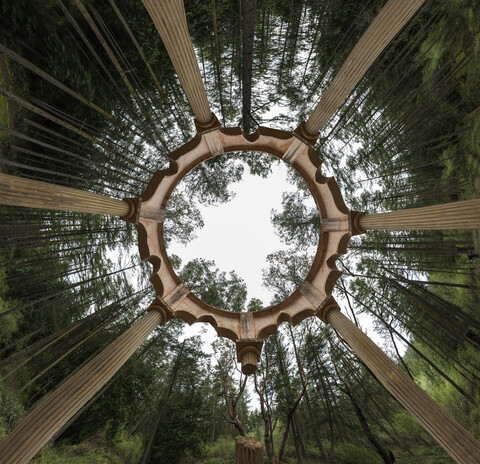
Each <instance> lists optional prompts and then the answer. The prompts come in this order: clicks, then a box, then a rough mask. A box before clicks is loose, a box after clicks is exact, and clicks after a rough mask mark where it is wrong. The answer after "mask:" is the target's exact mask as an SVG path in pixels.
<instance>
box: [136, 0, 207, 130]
mask: <svg viewBox="0 0 480 464" xmlns="http://www.w3.org/2000/svg"><path fill="white" fill-rule="evenodd" d="M142 1H143V4H144V5H145V8H146V9H147V11H148V14H149V15H150V17H151V18H152V21H153V23H154V24H155V27H156V28H157V30H158V32H159V34H160V37H161V38H162V41H163V43H164V44H165V48H166V49H167V52H168V55H169V56H170V59H171V60H172V63H173V66H174V68H175V71H176V72H177V75H178V78H179V79H180V83H181V84H182V87H183V90H184V91H185V94H186V95H187V99H188V102H189V103H190V106H191V107H192V110H193V113H194V114H195V118H196V119H197V121H198V122H199V123H201V124H208V123H209V122H210V121H211V119H212V112H211V110H210V106H209V104H208V99H207V93H206V91H205V87H204V85H203V82H202V76H201V75H200V69H199V67H198V63H197V58H196V56H195V52H194V50H193V45H192V40H191V38H190V34H189V32H188V27H187V19H186V17H185V7H184V5H183V1H182V0H142Z"/></svg>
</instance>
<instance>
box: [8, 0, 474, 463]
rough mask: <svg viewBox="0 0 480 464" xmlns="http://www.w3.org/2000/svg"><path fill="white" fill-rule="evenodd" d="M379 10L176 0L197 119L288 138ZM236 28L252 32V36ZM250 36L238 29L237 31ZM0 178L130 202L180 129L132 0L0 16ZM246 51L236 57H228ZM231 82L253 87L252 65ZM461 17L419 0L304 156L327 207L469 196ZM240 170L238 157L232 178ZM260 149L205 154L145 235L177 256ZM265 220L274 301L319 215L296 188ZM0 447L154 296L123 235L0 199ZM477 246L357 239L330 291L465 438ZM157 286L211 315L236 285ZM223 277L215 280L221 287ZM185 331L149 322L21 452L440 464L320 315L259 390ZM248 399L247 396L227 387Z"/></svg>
mask: <svg viewBox="0 0 480 464" xmlns="http://www.w3.org/2000/svg"><path fill="white" fill-rule="evenodd" d="M383 3H384V2H383V1H379V0H368V1H367V0H355V1H353V0H322V1H312V0H300V1H293V0H257V1H256V2H255V1H252V0H243V1H242V0H211V1H210V2H208V1H199V0H187V1H186V2H185V8H186V12H187V21H188V25H189V28H190V32H191V35H192V40H193V43H194V47H195V50H196V52H197V56H198V58H199V65H200V70H201V73H202V76H203V79H204V82H205V85H206V88H207V93H208V97H209V100H210V102H211V105H212V107H213V108H214V112H215V114H216V115H217V117H218V118H219V120H220V121H221V122H222V123H223V124H224V125H226V126H236V125H241V126H242V127H243V128H244V130H246V131H247V132H252V131H254V130H255V128H256V127H257V126H258V125H266V126H270V127H276V128H281V129H289V130H292V129H294V128H295V127H296V126H297V125H298V124H299V122H300V121H302V120H304V119H305V118H306V117H308V115H309V114H310V112H311V111H312V108H313V106H314V104H315V102H316V101H317V100H318V99H319V97H320V96H321V94H322V92H323V91H324V90H325V88H326V87H327V86H328V84H329V82H330V81H331V80H332V78H333V77H334V75H335V73H336V71H337V70H338V69H339V68H340V66H341V65H342V63H343V62H344V60H345V58H346V57H347V56H348V54H349V52H350V51H351V50H352V48H353V47H354V45H355V43H356V42H357V41H358V39H359V37H360V36H361V34H362V33H363V32H364V31H365V29H366V28H367V27H368V25H369V24H370V22H371V21H372V19H373V18H374V17H375V15H376V13H377V12H378V11H379V9H380V8H381V7H382V5H383ZM252 24H253V26H251V25H252ZM249 27H253V31H254V33H253V34H245V31H248V30H249ZM0 38H1V40H0V42H1V44H0V125H1V132H0V169H1V171H2V172H6V173H8V174H15V175H18V176H22V177H28V178H32V179H39V180H44V181H47V182H52V183H57V184H62V185H68V186H71V187H75V188H79V189H83V190H88V191H92V192H97V193H102V194H105V195H108V196H112V197H116V198H124V197H137V196H138V195H139V193H140V192H142V191H143V190H144V188H145V186H146V183H147V182H148V180H149V179H150V178H151V176H152V174H153V173H154V172H155V171H156V170H157V169H161V168H164V167H166V166H167V164H168V153H169V152H170V151H173V150H174V149H176V148H178V147H179V146H181V145H182V144H183V143H185V142H186V141H188V140H189V139H190V138H191V137H192V136H193V135H194V127H193V121H192V119H193V116H192V114H191V111H190V109H189V107H188V103H187V101H186V98H185V96H184V94H183V91H182V89H181V86H180V84H179V82H178V80H177V78H176V75H175V73H174V70H173V67H172V65H171V63H170V60H169V58H168V55H167V53H166V51H165V49H164V47H163V45H162V43H161V40H160V38H159V36H158V34H157V32H156V30H155V27H154V26H153V24H152V22H151V20H150V18H149V17H148V14H147V13H146V10H145V9H144V7H143V5H142V4H141V2H140V1H136V0H135V1H134V0H108V1H103V2H94V1H87V0H48V1H45V0H42V1H38V0H35V1H31V0H15V1H10V2H7V1H6V2H2V3H1V4H0ZM249 49H251V50H252V54H249V53H248V50H249ZM249 69H251V73H249ZM479 105H480V4H479V2H478V1H468V0H452V1H449V2H443V1H439V0H438V1H434V0H429V1H426V2H425V4H424V6H423V7H422V8H421V10H420V11H419V13H418V14H417V15H416V16H415V17H414V18H413V20H412V21H411V22H410V23H409V24H408V25H407V27H406V28H405V29H403V30H402V31H401V33H400V34H399V35H398V36H397V37H396V38H395V39H394V40H393V42H392V43H391V44H390V45H389V46H388V47H387V48H386V50H385V52H384V53H383V54H382V55H381V56H380V57H379V59H377V61H376V62H375V64H374V65H373V66H372V68H371V69H370V70H369V71H368V73H367V75H366V76H365V77H364V79H362V81H361V82H360V84H359V85H358V86H357V88H356V90H355V92H354V93H353V94H352V95H351V96H350V97H349V98H348V100H347V102H346V103H345V104H344V105H343V106H342V107H341V108H340V110H339V111H338V112H337V114H336V115H335V117H334V118H333V119H332V120H331V121H330V122H329V124H328V125H327V126H326V127H325V128H324V129H323V130H322V132H321V134H320V138H319V141H318V143H317V145H316V151H317V154H318V156H319V157H320V158H321V159H322V160H324V169H325V172H326V173H327V174H329V175H334V176H335V178H336V179H337V181H338V183H339V184H340V186H341V188H342V191H343V192H344V197H345V200H346V203H347V204H348V206H349V207H350V208H351V209H353V210H357V211H367V212H379V211H383V210H395V209H402V208H408V207H415V206H424V205H431V204H435V203H445V202H450V201H456V200H460V199H470V198H474V197H478V196H479V192H478V190H479V183H478V179H479V173H480V172H479V171H480V167H479V166H480V164H479V160H480V155H479V153H480V135H479V134H480V110H479V108H480V106H479ZM238 160H241V161H243V164H238V162H237V161H238ZM247 168H248V169H249V170H250V171H251V172H252V173H254V174H255V175H259V176H267V175H268V173H269V171H270V169H271V162H270V161H269V158H268V157H262V156H259V155H255V154H241V153H239V154H235V155H234V156H229V157H226V156H225V157H217V158H215V159H214V160H212V161H210V162H208V163H205V164H204V165H202V166H201V167H200V168H199V169H197V170H196V171H194V172H193V173H192V174H191V175H190V176H189V177H188V178H187V179H186V182H185V186H184V187H185V188H184V189H182V190H181V191H179V192H177V193H176V194H175V195H174V196H173V197H172V199H171V201H170V203H169V209H168V212H167V215H168V220H167V222H168V228H167V233H166V237H165V239H166V241H167V242H169V241H177V242H181V243H188V242H189V240H191V238H192V237H193V235H194V233H195V230H196V229H198V228H199V227H201V226H202V218H201V213H200V210H199V205H200V204H202V203H203V204H215V203H221V202H227V201H228V200H229V198H230V197H231V194H230V190H229V186H230V185H231V184H232V183H233V182H237V181H239V180H240V179H241V177H242V174H243V171H244V169H247ZM290 180H291V182H292V183H293V184H294V185H297V186H298V190H297V192H296V193H293V194H292V193H290V194H285V195H284V202H283V210H282V211H277V212H275V213H274V214H272V221H273V224H274V226H275V227H276V228H277V230H278V232H279V234H280V236H282V237H284V240H285V243H286V244H288V245H293V247H292V249H293V250H295V251H294V252H288V253H287V252H285V251H279V252H278V253H274V254H272V255H270V256H269V267H268V268H267V269H265V272H264V285H265V286H267V287H268V288H270V289H271V290H272V291H273V292H274V294H275V298H274V301H277V300H281V299H283V298H284V297H285V296H286V295H288V294H290V293H291V292H293V291H294V290H295V289H296V288H297V287H298V286H299V285H300V284H301V283H302V281H303V278H304V276H305V275H306V273H307V272H308V267H309V263H310V261H311V258H312V257H311V249H312V245H313V246H314V245H315V243H316V241H317V240H318V230H319V229H318V228H319V218H318V215H317V213H316V211H313V210H310V209H309V208H307V207H305V206H304V204H303V199H304V198H305V197H306V196H308V195H309V193H308V191H306V189H305V187H304V186H303V185H302V184H301V183H300V181H299V180H298V178H297V177H296V176H295V175H292V176H291V179H290ZM0 214H1V218H2V220H1V221H0V234H1V239H0V375H1V380H0V438H4V437H5V436H6V435H7V434H8V432H9V431H10V430H11V429H12V428H13V427H14V426H15V425H16V424H17V423H18V422H19V421H20V420H21V419H22V417H23V416H24V415H25V414H26V412H27V411H28V410H29V409H30V408H31V407H32V406H33V405H34V404H35V403H36V402H37V401H38V400H39V398H41V397H42V396H43V395H45V394H46V393H48V392H49V391H50V390H52V389H53V388H54V387H55V386H56V385H57V384H58V383H59V382H61V381H62V379H64V378H65V377H66V376H67V375H68V374H70V373H71V372H73V371H75V370H76V369H78V367H79V366H80V365H82V363H84V362H85V361H86V360H88V359H90V358H91V357H92V356H93V355H95V354H96V353H98V352H99V351H100V350H101V349H103V348H104V347H105V346H106V345H108V343H109V342H111V341H112V340H113V339H115V338H116V337H117V336H118V335H119V334H120V333H121V332H123V331H124V330H125V329H126V328H128V327H129V326H130V325H131V324H132V323H133V322H134V321H135V320H136V319H137V318H139V317H140V316H141V315H142V314H144V312H145V309H146V308H147V307H148V305H149V304H150V302H151V301H152V300H153V298H154V293H153V288H152V287H151V285H150V283H149V281H148V276H149V273H150V267H149V265H145V264H142V263H141V262H140V260H139V258H138V254H137V251H136V232H135V230H134V228H133V227H131V226H130V225H125V223H123V222H122V221H119V220H117V219H115V218H111V217H104V216H95V215H86V214H77V213H67V212H58V211H55V212H54V211H48V210H33V209H22V208H12V207H3V206H2V207H0ZM479 247H480V243H479V237H478V231H476V230H474V231H466V230H454V231H448V232H447V231H425V232H424V231H422V232H383V231H378V232H369V233H368V234H365V235H362V236H358V237H355V238H354V239H352V241H351V243H350V247H349V252H348V254H347V255H345V256H343V257H342V258H341V259H340V260H339V262H338V267H339V269H341V270H342V271H343V275H342V277H341V278H340V279H339V281H338V283H337V286H336V289H335V296H336V298H337V300H338V301H341V302H342V303H343V305H344V311H345V312H346V314H348V316H349V317H351V318H352V320H353V321H354V322H355V323H357V324H358V320H357V316H358V315H359V314H362V313H365V314H369V315H370V316H371V317H372V318H373V320H374V324H375V328H376V331H377V332H378V333H379V334H380V335H381V337H382V340H383V348H384V349H385V350H386V351H387V353H388V354H389V355H390V356H391V357H392V358H393V359H395V360H396V361H397V362H398V364H399V365H400V366H401V367H402V369H405V371H406V372H407V373H408V375H410V376H411V377H412V378H413V379H415V381H416V382H417V383H419V384H420V385H421V386H422V388H424V389H426V390H427V391H428V393H429V394H430V395H431V396H432V397H433V398H434V399H435V400H436V401H437V402H439V403H440V404H441V405H442V406H443V407H444V408H445V409H446V410H447V411H448V412H449V413H450V414H452V415H453V416H454V417H455V418H456V419H457V420H458V421H459V422H460V423H461V424H462V425H464V426H465V427H466V428H467V429H468V430H469V431H471V433H472V434H473V435H474V436H476V437H477V438H479V437H480V405H479V400H480V391H479V387H480V383H479V372H480V356H479V348H480V317H479V315H478V308H479V307H480V305H479V303H480V301H479V295H480V294H479V291H478V290H479V284H480V281H479V260H477V261H469V260H468V259H467V256H466V251H467V250H469V249H476V250H479ZM171 260H172V264H173V265H174V267H175V269H176V271H177V273H178V275H179V276H180V278H181V279H182V281H183V282H185V284H186V285H187V286H188V287H189V288H191V289H192V290H193V291H194V292H195V293H196V294H197V295H198V296H199V297H201V298H202V299H203V300H204V301H206V302H208V303H210V304H213V305H215V306H217V307H221V308H227V309H230V310H232V311H244V310H252V311H254V310H256V309H259V308H261V307H262V306H266V305H268V304H270V303H272V302H261V301H258V300H256V299H252V300H247V292H246V288H245V284H244V282H243V281H242V280H241V279H240V278H239V277H238V276H236V275H235V274H228V273H224V272H220V271H219V270H217V269H216V268H215V264H214V263H212V262H208V261H206V260H203V261H202V260H196V261H192V262H188V263H183V262H181V261H180V260H179V259H178V257H175V256H171ZM233 270H234V269H232V271H233ZM183 330H184V324H183V323H182V322H181V321H178V320H172V321H171V322H170V323H169V324H167V325H166V326H164V327H159V328H158V329H157V330H156V333H155V335H154V336H153V337H151V338H150V339H148V340H147V341H146V342H145V343H144V344H143V345H142V347H141V348H140V349H139V350H138V351H137V352H136V353H135V355H134V356H133V357H132V358H131V359H130V360H129V361H128V363H127V364H126V365H125V366H124V367H123V368H122V369H121V370H120V371H119V372H118V374H117V375H116V376H115V377H114V378H113V379H112V380H111V381H110V382H109V383H108V384H107V385H106V387H105V388H104V389H103V390H101V391H100V393H99V394H98V395H97V396H96V397H95V398H94V400H92V401H91V402H90V403H89V404H87V405H86V406H85V407H84V408H83V410H82V411H81V412H80V413H79V414H77V416H76V417H75V418H74V420H72V421H71V423H70V424H69V426H68V427H66V428H65V429H64V430H63V431H62V432H61V433H60V434H59V435H58V436H57V437H56V439H55V441H54V442H53V443H51V444H50V445H49V446H47V447H46V448H45V449H44V450H43V451H42V452H41V453H40V454H39V455H38V456H37V458H36V461H37V462H45V463H60V462H69V463H73V464H79V463H89V462H92V463H93V462H105V463H107V462H108V463H140V462H141V463H148V462H150V463H158V464H160V463H166V464H174V463H184V464H187V463H203V464H207V463H208V464H224V463H230V462H233V460H232V459H233V443H234V441H233V440H234V437H235V436H236V435H238V434H247V435H249V436H255V437H257V438H258V439H259V440H260V441H262V442H263V443H264V446H265V450H266V451H267V453H266V455H265V456H266V459H268V462H275V461H277V460H278V461H282V462H290V463H304V464H307V463H327V462H328V463H340V464H341V463H344V464H347V463H352V464H354V463H355V464H362V463H365V464H367V463H368V464H371V463H382V462H385V463H389V462H393V457H394V459H395V462H396V463H405V464H406V463H409V464H411V463H422V464H428V463H431V464H439V463H450V462H452V460H451V459H450V458H449V457H448V456H447V455H446V454H445V452H444V451H443V450H442V449H441V448H440V447H439V446H438V445H437V444H436V443H435V442H434V441H433V439H432V438H431V437H430V436H429V435H427V434H426V433H425V432H424V431H423V430H422V429H421V428H420V426H419V425H417V424H416V422H415V421H414V420H413V419H411V418H410V416H409V415H408V414H407V413H406V412H405V411H404V410H403V409H402V408H401V407H400V406H399V405H398V403H396V401H395V400H394V399H392V397H391V396H390V395H389V394H388V392H386V391H385V390H384V389H383V388H382V387H381V386H380V385H379V384H378V383H377V381H376V380H375V378H373V377H372V376H371V375H370V373H369V372H368V370H367V368H365V367H364V366H363V365H362V363H361V361H360V360H359V359H358V358H357V357H356V356H355V355H354V354H353V352H352V351H351V350H350V349H349V347H348V346H347V345H346V344H345V343H344V342H343V341H342V340H341V339H339V338H338V336H337V335H336V334H335V333H334V332H333V331H332V330H331V329H330V328H329V327H328V326H326V325H324V324H323V323H321V322H320V321H319V320H313V319H307V320H305V321H304V322H302V323H301V324H299V325H298V326H296V327H294V328H292V327H290V326H288V325H282V328H281V330H280V332H279V334H278V335H276V336H271V337H269V338H268V339H267V340H266V343H265V347H264V351H263V354H262V359H261V365H260V366H259V370H258V372H257V374H256V375H255V376H253V377H251V378H248V379H246V378H244V377H242V376H241V375H240V373H239V371H238V370H237V366H236V362H235V351H234V346H233V344H232V343H230V342H228V341H225V340H220V339H219V340H217V341H216V342H215V343H214V346H213V354H206V353H205V350H204V349H203V347H202V343H203V342H202V339H201V338H200V337H187V338H184V337H182V332H183ZM246 384H248V385H247V386H246Z"/></svg>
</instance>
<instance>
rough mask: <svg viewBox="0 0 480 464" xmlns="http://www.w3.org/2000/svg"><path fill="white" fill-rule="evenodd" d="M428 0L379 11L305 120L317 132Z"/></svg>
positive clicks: (399, 0)
mask: <svg viewBox="0 0 480 464" xmlns="http://www.w3.org/2000/svg"><path fill="white" fill-rule="evenodd" d="M424 1H425V0H389V1H388V2H387V3H386V5H385V6H384V7H383V8H382V9H381V10H380V13H378V15H377V16H376V17H375V19H374V20H373V22H372V23H371V24H370V26H369V27H368V29H367V30H366V31H365V33H364V34H363V36H362V37H361V38H360V40H359V41H358V43H357V44H356V45H355V48H354V49H353V50H352V52H351V53H350V55H349V56H348V58H347V59H346V61H345V63H343V65H342V67H341V68H340V70H339V71H338V73H337V75H336V76H335V78H334V79H333V81H332V82H331V84H330V85H329V86H328V88H327V90H326V91H325V93H324V94H323V96H322V98H321V100H320V102H319V103H318V105H317V106H316V107H315V109H314V110H313V113H312V114H311V116H310V117H309V118H308V120H307V122H306V123H305V129H306V131H307V132H308V133H309V134H311V135H316V134H318V132H319V131H320V129H321V128H322V127H323V126H324V125H325V123H326V122H327V121H328V120H329V119H330V118H331V117H332V116H333V114H334V113H335V111H336V110H337V109H338V108H339V107H340V105H341V104H342V103H343V102H344V101H345V99H346V98H347V97H348V95H350V93H351V92H352V90H353V89H354V88H355V86H356V85H357V84H358V82H359V81H360V79H361V78H362V77H363V76H364V74H365V73H366V72H367V70H368V68H369V67H370V66H371V65H372V64H373V62H374V61H375V60H376V58H377V57H378V56H379V55H380V53H382V51H383V50H384V49H385V48H386V47H387V45H388V44H389V43H390V41H391V40H392V39H393V38H394V37H395V36H396V35H397V33H398V32H399V31H400V30H401V29H402V28H403V26H405V24H406V23H407V22H408V21H409V20H410V18H411V17H412V16H413V15H414V14H415V12H416V11H417V10H418V8H420V6H421V5H422V3H423V2H424Z"/></svg>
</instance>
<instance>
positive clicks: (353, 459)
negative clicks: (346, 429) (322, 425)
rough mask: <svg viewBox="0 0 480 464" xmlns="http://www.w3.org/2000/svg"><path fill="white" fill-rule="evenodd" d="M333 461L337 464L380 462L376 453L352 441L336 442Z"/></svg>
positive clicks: (373, 463)
mask: <svg viewBox="0 0 480 464" xmlns="http://www.w3.org/2000/svg"><path fill="white" fill-rule="evenodd" d="M335 462H336V463H338V464H381V463H382V460H381V459H380V458H379V457H378V455H377V454H376V453H374V452H373V451H372V450H369V449H367V448H365V447H363V446H357V445H354V444H353V443H345V442H343V443H338V444H337V445H336V446H335Z"/></svg>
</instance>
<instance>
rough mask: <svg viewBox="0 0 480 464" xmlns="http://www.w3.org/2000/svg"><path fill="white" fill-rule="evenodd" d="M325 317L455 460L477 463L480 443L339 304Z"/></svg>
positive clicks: (479, 454)
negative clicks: (346, 313)
mask: <svg viewBox="0 0 480 464" xmlns="http://www.w3.org/2000/svg"><path fill="white" fill-rule="evenodd" d="M327 309H328V308H327ZM326 319H327V321H328V322H329V323H330V324H331V326H332V327H333V328H334V329H335V330H336V331H337V332H338V333H339V335H340V336H341V337H342V338H343V339H344V340H345V341H346V342H347V343H348V344H349V345H350V347H351V348H352V349H353V350H354V351H355V353H356V354H357V355H358V357H359V358H360V359H361V360H362V361H363V362H364V363H365V365H366V366H367V367H368V368H369V369H370V370H371V371H372V373H373V374H374V375H375V377H377V379H378V380H379V381H380V383H381V384H382V385H383V386H384V387H385V388H386V389H387V390H388V391H389V392H390V393H391V394H392V395H393V396H394V397H395V398H396V399H397V401H398V402H399V403H400V404H401V405H402V406H403V407H404V408H405V409H406V410H407V411H408V412H409V413H410V414H411V415H412V416H413V417H414V418H415V419H416V420H417V421H418V422H419V424H420V425H421V426H422V427H423V428H424V429H425V430H426V431H427V432H428V433H429V434H430V435H431V436H432V437H433V438H434V439H435V440H436V441H437V442H438V444H439V445H440V446H442V448H443V449H444V450H445V451H446V452H447V453H448V454H449V455H450V456H451V457H452V458H453V459H455V461H456V462H458V463H460V464H475V463H478V457H479V456H480V443H478V442H477V441H476V440H475V438H473V436H472V435H471V434H470V433H468V432H467V431H466V430H465V429H464V428H463V427H462V426H461V425H460V424H459V423H458V422H457V421H455V419H453V418H452V417H451V416H450V415H449V414H447V413H446V412H445V411H444V410H443V409H442V408H441V407H440V406H439V405H438V404H437V403H435V401H433V400H432V398H430V396H428V395H427V393H425V392H424V391H423V390H422V389H421V388H420V387H419V386H418V385H417V384H416V383H415V382H414V381H413V380H412V379H411V378H410V377H408V375H407V374H406V373H405V372H403V371H402V370H401V369H400V368H399V367H398V366H397V365H396V364H395V363H394V362H393V361H392V360H391V359H390V358H389V357H388V356H387V355H386V354H385V353H384V352H383V351H382V350H381V349H380V348H379V347H378V346H377V345H375V343H373V342H372V340H370V338H368V337H367V336H366V335H365V334H364V333H363V332H362V331H361V330H360V329H359V328H358V327H357V326H356V325H355V324H353V323H352V322H351V321H350V320H349V319H348V318H346V317H345V316H344V315H343V314H342V313H341V312H340V310H339V309H338V307H332V308H330V310H329V311H328V312H327V314H326Z"/></svg>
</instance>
